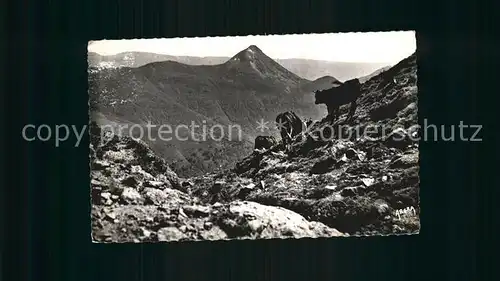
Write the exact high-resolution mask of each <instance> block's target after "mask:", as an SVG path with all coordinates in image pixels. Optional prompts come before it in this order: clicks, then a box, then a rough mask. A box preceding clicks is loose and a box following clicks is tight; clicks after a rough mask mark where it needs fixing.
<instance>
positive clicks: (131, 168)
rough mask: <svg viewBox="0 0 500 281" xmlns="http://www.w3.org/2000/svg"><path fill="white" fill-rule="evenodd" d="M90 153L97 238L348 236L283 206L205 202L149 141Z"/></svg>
mask: <svg viewBox="0 0 500 281" xmlns="http://www.w3.org/2000/svg"><path fill="white" fill-rule="evenodd" d="M91 127H92V129H93V130H92V132H94V134H97V133H100V131H99V129H98V128H96V127H95V125H94V124H93V125H92V126H91ZM95 137H96V135H93V137H92V138H93V139H94V142H93V143H94V144H95V143H98V142H97V141H96V140H95ZM91 151H92V155H91V168H92V171H91V190H92V194H91V198H92V238H93V241H95V242H146V241H149V242H154V241H178V240H221V239H257V238H286V237H290V238H301V237H333V236H342V235H345V234H342V233H340V232H339V231H337V230H336V229H333V228H330V227H328V226H326V225H324V224H323V223H320V222H315V221H308V220H306V219H305V218H304V217H303V216H301V215H299V214H297V213H295V212H293V211H290V210H287V209H284V208H281V207H275V206H266V205H263V204H259V203H256V202H249V201H242V200H233V201H231V202H213V203H207V204H205V203H203V202H202V201H201V200H200V199H198V198H197V197H195V196H193V194H192V192H191V191H192V189H193V183H192V182H191V181H190V180H186V179H181V178H179V177H178V176H177V175H176V174H175V173H174V172H173V171H172V170H171V169H170V167H169V166H168V165H167V164H166V162H165V160H163V159H161V158H159V157H157V156H156V155H154V153H153V152H152V151H151V149H150V148H148V146H147V145H146V144H145V143H143V142H141V141H136V140H134V139H131V138H129V137H118V136H114V137H113V138H111V139H110V140H108V141H107V142H104V144H100V145H98V146H97V147H94V145H93V144H91ZM214 185H216V184H215V183H214Z"/></svg>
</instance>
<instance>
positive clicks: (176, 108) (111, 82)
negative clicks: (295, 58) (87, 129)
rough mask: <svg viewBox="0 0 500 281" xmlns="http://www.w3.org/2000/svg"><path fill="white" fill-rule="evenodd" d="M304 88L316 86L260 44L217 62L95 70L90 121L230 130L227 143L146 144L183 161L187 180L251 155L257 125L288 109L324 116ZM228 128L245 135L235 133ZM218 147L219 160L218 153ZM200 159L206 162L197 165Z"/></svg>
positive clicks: (91, 82)
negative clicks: (273, 57)
mask: <svg viewBox="0 0 500 281" xmlns="http://www.w3.org/2000/svg"><path fill="white" fill-rule="evenodd" d="M306 84H308V85H310V84H311V81H308V80H306V79H302V78H300V77H298V76H297V75H295V74H293V73H291V72H289V71H288V70H286V69H285V68H283V67H282V66H281V65H279V64H278V63H276V62H275V61H274V60H272V59H271V58H269V57H268V56H267V55H265V54H264V53H263V52H262V51H261V50H260V49H258V48H257V47H256V46H250V47H249V48H247V49H245V50H242V51H241V52H239V53H238V54H236V55H235V56H234V57H233V58H231V59H230V60H228V61H227V62H225V63H224V64H219V65H206V66H205V65H198V66H193V65H186V64H182V63H178V62H174V61H164V62H154V63H150V64H147V65H144V66H141V67H138V68H128V67H121V68H116V69H113V68H104V69H98V68H90V69H89V95H90V107H91V112H92V116H98V117H95V118H97V120H96V121H102V122H104V124H109V123H113V124H117V125H120V124H124V123H126V124H139V125H143V126H145V125H146V124H147V123H148V122H150V123H152V124H154V125H156V126H161V125H169V126H172V127H178V126H181V125H187V126H190V125H191V124H192V122H194V124H196V125H199V126H202V125H206V126H207V128H211V127H213V126H215V125H217V124H220V125H222V126H224V128H225V132H224V135H223V137H224V140H223V141H213V140H211V139H210V138H209V139H208V140H206V141H196V140H193V138H192V137H191V139H189V140H187V141H179V140H176V139H173V140H171V141H168V142H165V141H150V140H149V141H148V140H146V141H147V142H148V143H149V144H150V145H151V146H152V147H153V149H154V150H155V151H156V152H158V153H159V154H160V155H162V156H164V157H168V158H169V159H171V161H178V162H180V164H179V163H178V164H179V165H180V166H179V165H178V164H174V168H175V169H176V171H177V172H179V173H181V174H184V173H187V174H185V175H192V174H200V173H203V172H206V171H212V170H213V169H214V168H219V167H220V166H221V165H224V166H225V167H227V166H229V165H231V164H233V163H234V161H236V159H240V158H241V157H243V156H244V155H246V154H248V153H249V152H250V151H251V149H252V147H253V140H254V139H255V137H256V136H257V134H262V133H263V132H261V131H260V130H258V128H257V125H258V124H257V122H258V121H260V120H265V121H268V122H273V121H274V118H275V116H276V115H277V114H278V113H279V112H282V111H287V110H294V111H295V112H297V113H298V114H299V115H300V116H302V117H304V118H313V119H318V118H319V117H320V116H322V115H323V114H324V110H325V109H324V108H321V107H317V106H315V105H314V97H313V94H312V92H311V91H309V90H310V89H314V87H312V88H311V87H309V89H308V91H305V92H304V91H303V89H302V86H303V85H306ZM268 125H269V127H270V128H269V130H267V131H265V132H264V133H267V134H271V135H277V132H276V130H275V129H274V126H272V125H271V123H269V124H268ZM229 126H239V127H240V128H241V130H239V129H238V128H232V129H231V130H229ZM230 132H231V134H230ZM195 133H196V134H195V135H196V136H197V137H196V138H197V139H198V138H199V136H201V135H202V134H203V133H204V132H202V129H198V130H197V131H196V132H195ZM240 133H241V137H242V138H239V135H240ZM186 136H189V134H188V131H187V130H184V135H183V136H182V137H186ZM219 136H220V135H217V137H219ZM207 150H208V152H205V151H207ZM214 150H215V151H217V152H216V153H215V154H216V155H212V152H213V151H214ZM227 150H229V151H227ZM200 154H202V155H205V157H201V155H200ZM200 158H201V159H204V160H203V161H204V162H203V163H199V161H200V160H199V159H200ZM213 162H215V163H213ZM222 168H223V167H222Z"/></svg>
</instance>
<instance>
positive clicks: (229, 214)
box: [91, 55, 420, 242]
mask: <svg viewBox="0 0 500 281" xmlns="http://www.w3.org/2000/svg"><path fill="white" fill-rule="evenodd" d="M416 75H417V73H416V57H415V55H412V56H411V57H409V58H407V59H405V60H403V61H402V62H401V63H399V64H398V65H396V66H394V67H393V68H391V69H389V70H388V71H385V72H383V73H381V74H380V75H377V76H375V77H373V78H371V79H370V80H368V81H367V82H365V83H364V84H363V91H364V93H363V95H362V96H361V97H360V99H359V100H358V104H359V105H358V109H357V111H356V114H355V115H354V117H353V118H352V119H351V120H346V117H347V114H346V113H347V107H345V108H342V113H343V114H342V115H341V117H340V118H339V119H338V120H334V121H332V120H328V119H327V118H325V119H324V120H322V121H319V122H317V123H316V124H314V126H313V130H312V132H311V133H306V134H304V135H301V136H297V137H296V138H295V140H294V143H293V145H292V147H291V151H289V152H288V153H285V151H284V149H283V147H281V145H279V144H278V145H274V146H273V147H270V148H269V149H262V150H256V151H254V153H253V154H251V155H249V156H248V157H246V158H245V159H243V160H242V161H241V162H239V163H238V164H237V165H236V166H235V167H234V169H232V170H230V171H226V172H225V173H221V174H207V175H205V176H202V177H196V178H191V179H182V178H179V177H178V176H177V175H176V174H175V173H174V172H173V171H172V170H171V169H170V168H169V166H168V165H167V163H166V162H165V160H163V159H161V158H159V157H157V156H155V154H154V153H153V152H152V150H151V149H149V148H148V147H147V145H146V144H144V143H143V142H141V141H139V142H138V141H135V140H132V139H130V138H127V137H123V138H119V137H117V136H115V137H113V138H112V139H111V140H110V141H108V142H106V143H105V144H104V145H99V144H98V143H99V141H100V140H99V139H96V138H98V136H99V135H100V132H99V128H97V127H94V128H93V132H92V133H91V136H92V144H91V150H92V156H91V166H92V167H91V169H92V172H91V173H92V177H91V178H92V180H91V181H92V182H91V185H92V237H93V240H94V241H96V242H132V241H134V242H145V241H178V240H221V239H260V238H301V237H336V236H352V235H380V234H383V235H387V234H413V233H418V231H419V229H420V222H419V213H420V208H419V176H418V173H419V165H418V162H419V161H418V159H419V154H418V141H416V138H415V136H416V135H415V134H417V133H418V130H416V129H415V130H413V128H412V126H415V125H416V124H417V85H416V83H417V76H416ZM339 127H342V128H339ZM329 128H330V129H329ZM331 128H333V130H332V129H331ZM337 128H339V129H337ZM368 128H370V130H369V131H370V132H369V133H368ZM374 128H375V129H374ZM377 128H378V129H377ZM355 130H358V132H359V131H361V132H363V134H359V133H358V134H355V133H354V131H355ZM383 131H385V133H383ZM332 134H333V136H332ZM349 134H350V136H351V137H348V138H346V137H345V136H346V135H349ZM321 136H322V137H321ZM325 136H331V137H330V138H325ZM339 136H343V138H342V139H340V137H339Z"/></svg>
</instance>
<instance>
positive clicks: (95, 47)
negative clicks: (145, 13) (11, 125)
mask: <svg viewBox="0 0 500 281" xmlns="http://www.w3.org/2000/svg"><path fill="white" fill-rule="evenodd" d="M250 45H256V46H257V47H259V48H260V49H261V50H262V51H263V52H264V53H265V54H266V55H268V56H270V57H271V58H273V59H312V60H322V61H333V62H358V63H385V64H391V65H393V64H395V63H397V62H399V61H401V60H402V59H404V58H406V57H408V56H410V55H411V54H412V53H414V52H415V50H416V38H415V32H414V31H391V32H363V33H362V32H357V33H354V32H352V33H326V34H294V35H258V36H232V37H192V38H191V37H190V38H164V39H122V40H99V41H90V42H89V44H88V51H89V52H95V53H98V54H100V55H114V54H119V53H123V52H146V53H156V54H164V55H171V56H194V57H232V56H234V55H235V54H236V53H238V52H239V51H241V50H243V49H245V48H247V47H248V46H250ZM367 46H369V48H367Z"/></svg>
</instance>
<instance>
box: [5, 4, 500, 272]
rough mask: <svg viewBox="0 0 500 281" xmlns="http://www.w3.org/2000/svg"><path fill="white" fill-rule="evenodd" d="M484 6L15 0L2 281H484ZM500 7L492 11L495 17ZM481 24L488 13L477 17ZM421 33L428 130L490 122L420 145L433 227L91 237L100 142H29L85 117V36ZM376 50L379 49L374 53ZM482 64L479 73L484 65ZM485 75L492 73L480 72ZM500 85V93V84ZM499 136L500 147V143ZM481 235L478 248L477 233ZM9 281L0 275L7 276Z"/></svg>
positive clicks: (488, 57) (487, 243)
mask: <svg viewBox="0 0 500 281" xmlns="http://www.w3.org/2000/svg"><path fill="white" fill-rule="evenodd" d="M476 5H477V4H476V3H467V4H465V3H462V2H457V1H413V0H405V1H403V0H400V1H363V2H357V1H342V3H340V1H333V0H310V1H298V0H287V1H283V0H252V1H241V0H231V1H229V0H226V1H221V0H210V1H208V0H197V1H194V0H182V1H147V3H146V1H113V0H86V1H70V0H52V1H16V2H14V1H11V2H8V3H7V4H3V6H4V8H2V9H1V11H0V13H2V14H1V15H0V19H1V20H2V21H3V22H2V24H1V26H2V27H1V28H2V34H4V35H5V36H3V37H4V38H5V39H6V40H4V41H3V42H2V49H1V52H2V54H1V57H2V64H4V66H3V70H4V71H3V73H2V75H1V78H0V79H2V80H1V86H2V88H1V89H2V99H1V100H0V104H1V105H2V115H3V118H2V121H3V122H2V124H1V125H2V127H1V131H0V132H2V133H0V136H1V138H0V142H1V143H0V145H1V148H2V150H1V152H0V154H2V156H3V157H2V167H0V178H1V180H2V183H1V185H2V187H4V188H3V190H2V192H3V193H2V194H1V196H0V199H1V200H2V202H1V206H2V207H3V209H4V211H3V212H2V216H1V219H2V221H1V224H0V226H1V227H2V229H1V230H2V231H0V235H2V237H0V238H2V241H3V243H2V249H0V250H1V252H0V253H1V255H0V256H1V261H0V262H1V267H0V273H2V274H1V275H0V278H1V276H2V275H3V276H4V278H5V279H4V280H9V281H10V280H25V279H27V280H64V281H73V280H75V281H76V280H82V281H83V280H85V281H97V280H237V281H240V280H253V281H268V280H269V281H270V280H273V281H274V280H427V279H430V278H433V279H436V280H453V281H457V280H467V281H473V280H478V281H479V280H487V279H489V278H488V277H489V276H487V275H486V273H487V271H489V270H491V269H492V264H493V262H492V261H491V260H490V259H489V256H488V255H486V254H485V253H484V252H483V251H484V250H488V249H493V248H494V246H493V244H491V243H492V239H493V235H494V233H493V227H494V226H495V225H493V224H494V223H495V224H497V223H498V222H494V221H493V220H492V217H491V214H490V213H488V212H486V211H488V210H490V209H492V202H493V200H494V199H495V198H498V191H497V189H496V188H495V187H498V180H495V179H494V178H495V177H496V176H497V172H496V170H497V169H496V168H495V167H496V165H495V162H494V160H493V155H494V154H495V153H496V152H495V151H493V150H489V149H486V148H485V146H484V144H485V143H486V142H488V141H493V137H494V136H493V134H494V133H496V132H495V129H493V127H489V126H487V124H486V123H482V122H484V120H485V117H486V116H487V114H489V113H487V111H488V109H492V108H493V105H492V104H494V101H496V97H495V98H494V99H487V98H486V97H490V96H494V95H497V94H498V93H492V92H491V91H492V90H490V89H489V88H487V87H484V85H486V84H487V83H496V82H495V79H498V78H497V76H494V75H493V72H492V71H493V69H494V68H495V67H496V65H495V64H494V63H493V61H492V59H493V58H495V59H496V58H497V56H496V55H494V54H495V53H494V52H496V49H495V47H494V46H495V45H496V43H497V42H496V41H495V40H494V39H493V37H489V35H490V34H492V33H493V32H488V30H486V29H481V28H484V27H486V26H487V25H488V24H489V23H490V21H491V19H492V18H489V17H488V16H487V14H483V13H481V12H480V11H479V8H478V7H477V6H476ZM488 10H495V9H494V7H492V6H491V7H485V9H484V10H483V11H488ZM480 15H481V16H480ZM389 30H417V48H418V52H417V54H418V64H419V69H418V71H419V72H418V77H419V85H418V86H419V114H420V119H421V122H422V120H423V118H427V119H428V122H429V123H434V124H447V125H452V124H455V125H457V124H458V122H459V121H460V120H462V121H464V123H466V124H482V125H483V129H482V133H481V134H480V137H482V138H483V140H484V142H483V143H477V142H453V143H450V142H448V143H444V142H426V143H421V145H420V149H421V156H420V161H421V209H422V215H421V223H422V228H421V233H420V235H415V236H397V237H396V236H393V237H368V238H348V239H330V240H328V239H301V240H267V241H231V242H196V243H171V244H143V245H139V244H115V245H104V244H92V243H91V237H90V201H89V167H88V152H89V151H88V137H87V136H85V137H84V139H83V140H82V143H81V144H80V146H79V147H77V148H75V147H73V145H74V143H75V141H76V139H75V137H74V136H73V137H72V138H70V139H69V140H68V141H67V142H65V143H63V144H62V146H61V147H59V148H56V147H55V146H54V143H53V142H45V143H44V142H26V141H24V140H23V139H22V137H21V129H22V127H23V126H24V125H25V124H27V123H32V124H35V125H40V124H53V125H52V126H54V125H55V124H68V125H76V126H77V127H78V128H81V127H82V126H83V125H85V124H86V123H87V122H88V117H87V116H88V114H87V111H88V103H87V97H88V96H87V61H86V60H87V59H86V53H87V42H88V40H99V39H130V38H159V37H193V36H223V35H225V36H228V35H250V34H291V33H310V32H314V33H322V32H342V31H389ZM366 48H370V46H366ZM478 63H481V67H480V68H479V67H478ZM479 70H481V71H483V72H482V73H481V74H480V73H479ZM493 91H494V88H493ZM493 143H494V142H493ZM480 238H481V239H480ZM0 280H1V279H0Z"/></svg>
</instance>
